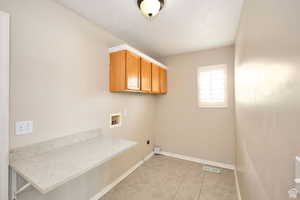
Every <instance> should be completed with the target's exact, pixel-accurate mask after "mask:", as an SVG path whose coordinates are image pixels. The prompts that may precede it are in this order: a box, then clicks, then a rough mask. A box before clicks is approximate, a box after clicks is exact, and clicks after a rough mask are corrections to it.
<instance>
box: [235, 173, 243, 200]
mask: <svg viewBox="0 0 300 200" xmlns="http://www.w3.org/2000/svg"><path fill="white" fill-rule="evenodd" d="M234 178H235V185H236V193H237V196H238V200H242V195H241V190H240V184H239V179H238V175H237V169H235V170H234Z"/></svg>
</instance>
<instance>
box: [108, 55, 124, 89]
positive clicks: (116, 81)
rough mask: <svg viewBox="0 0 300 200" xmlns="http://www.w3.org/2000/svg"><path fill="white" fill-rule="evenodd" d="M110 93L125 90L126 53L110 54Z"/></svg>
mask: <svg viewBox="0 0 300 200" xmlns="http://www.w3.org/2000/svg"><path fill="white" fill-rule="evenodd" d="M109 72H110V78H109V81H110V84H109V85H110V91H112V92H117V91H124V90H126V84H125V83H126V80H125V78H126V51H118V52H114V53H111V54H110V67H109Z"/></svg>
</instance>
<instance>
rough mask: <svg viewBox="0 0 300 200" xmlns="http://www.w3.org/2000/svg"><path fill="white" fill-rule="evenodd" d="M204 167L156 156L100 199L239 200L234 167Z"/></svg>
mask: <svg viewBox="0 0 300 200" xmlns="http://www.w3.org/2000/svg"><path fill="white" fill-rule="evenodd" d="M202 167H203V165H201V164H198V163H193V162H189V161H184V160H180V159H175V158H170V157H166V156H153V157H152V158H151V159H150V160H148V161H147V162H145V163H144V164H143V165H142V166H141V167H139V168H138V169H137V170H135V171H134V172H133V173H132V174H131V175H129V176H128V177H127V178H126V179H124V180H123V181H122V182H121V183H120V184H118V185H117V186H116V187H115V188H113V189H112V190H111V191H110V192H108V193H107V194H106V195H105V196H104V197H102V198H101V199H100V200H237V195H236V187H235V180H234V173H233V171H232V170H227V169H222V170H221V173H220V174H215V173H211V172H207V171H203V170H202Z"/></svg>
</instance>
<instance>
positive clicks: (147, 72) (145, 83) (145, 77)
mask: <svg viewBox="0 0 300 200" xmlns="http://www.w3.org/2000/svg"><path fill="white" fill-rule="evenodd" d="M151 74H152V72H151V62H149V61H147V60H145V59H143V58H142V59H141V90H142V91H143V92H151Z"/></svg>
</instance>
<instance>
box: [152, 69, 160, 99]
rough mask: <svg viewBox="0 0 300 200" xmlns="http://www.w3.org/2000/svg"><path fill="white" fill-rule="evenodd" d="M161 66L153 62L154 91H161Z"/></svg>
mask: <svg viewBox="0 0 300 200" xmlns="http://www.w3.org/2000/svg"><path fill="white" fill-rule="evenodd" d="M159 69H160V67H159V66H157V65H156V64H153V63H152V93H155V94H159V93H160V75H159V71H160V70H159Z"/></svg>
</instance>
